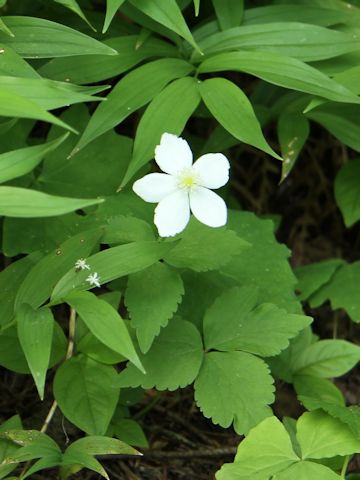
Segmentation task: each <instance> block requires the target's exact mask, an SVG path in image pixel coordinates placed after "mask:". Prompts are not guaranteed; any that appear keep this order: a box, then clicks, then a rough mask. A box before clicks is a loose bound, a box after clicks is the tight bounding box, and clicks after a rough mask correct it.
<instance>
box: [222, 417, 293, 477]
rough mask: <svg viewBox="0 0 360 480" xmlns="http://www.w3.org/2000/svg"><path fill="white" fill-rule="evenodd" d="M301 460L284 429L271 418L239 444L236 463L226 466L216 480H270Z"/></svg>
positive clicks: (251, 431)
mask: <svg viewBox="0 0 360 480" xmlns="http://www.w3.org/2000/svg"><path fill="white" fill-rule="evenodd" d="M259 452H261V453H260V454H259ZM298 460H299V458H298V457H297V455H296V454H295V453H294V450H293V448H292V444H291V440H290V437H289V435H288V433H287V431H286V430H285V428H284V426H283V425H282V423H281V422H280V420H278V419H277V418H276V417H270V418H266V419H265V420H263V421H262V422H261V423H259V425H257V426H256V427H254V428H253V429H252V430H250V432H249V434H248V435H247V436H246V438H245V439H244V440H243V441H242V442H241V443H240V445H239V448H238V452H237V454H236V457H235V461H234V463H232V464H225V465H223V467H222V468H221V470H220V471H219V472H218V473H217V474H216V479H217V480H237V479H239V480H240V479H244V480H247V479H259V480H260V477H261V478H264V479H265V478H266V479H267V478H268V477H269V475H274V474H275V473H277V472H279V471H281V470H284V469H286V468H287V467H289V466H291V465H292V464H293V463H294V462H297V461H298Z"/></svg>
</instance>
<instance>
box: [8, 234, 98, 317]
mask: <svg viewBox="0 0 360 480" xmlns="http://www.w3.org/2000/svg"><path fill="white" fill-rule="evenodd" d="M100 236H101V232H98V231H95V230H91V231H87V232H84V233H80V234H78V235H75V236H74V237H72V238H70V239H68V240H66V241H65V242H63V243H62V244H61V245H60V247H59V248H57V249H56V250H54V251H53V252H51V253H50V254H48V255H46V256H45V257H43V258H42V259H41V260H40V261H38V262H37V263H36V265H35V266H34V267H33V268H32V269H31V270H30V272H29V273H28V275H27V276H26V277H25V280H24V281H23V283H22V284H21V286H20V288H19V290H18V294H17V296H16V301H15V309H16V310H17V309H18V308H19V307H20V305H21V304H22V303H28V304H29V305H31V306H32V307H33V308H37V307H39V306H40V305H41V304H42V303H43V302H44V301H45V300H47V299H48V298H49V296H50V294H51V292H52V290H53V288H54V285H55V284H56V282H57V281H58V280H59V279H60V278H62V277H63V275H65V273H66V272H67V271H68V270H69V269H70V268H71V269H72V270H73V271H74V273H75V262H76V260H78V259H79V258H86V257H88V255H90V253H91V252H92V251H93V249H94V247H95V245H96V244H97V243H98V242H99V239H100Z"/></svg>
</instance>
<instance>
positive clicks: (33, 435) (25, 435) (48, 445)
mask: <svg viewBox="0 0 360 480" xmlns="http://www.w3.org/2000/svg"><path fill="white" fill-rule="evenodd" d="M1 436H2V437H3V438H7V439H9V440H11V441H13V442H14V443H16V444H17V445H20V446H21V448H19V449H18V450H16V451H15V452H14V453H13V454H12V455H11V456H9V457H7V458H6V459H5V462H6V463H18V462H27V461H30V460H34V459H37V458H46V457H50V456H51V457H52V458H54V457H55V458H57V461H58V462H59V461H60V458H61V451H60V448H59V446H58V445H57V443H56V442H55V441H54V440H53V439H52V438H50V437H49V436H47V435H45V434H44V433H42V432H39V431H37V430H9V431H6V432H3V433H0V437H1Z"/></svg>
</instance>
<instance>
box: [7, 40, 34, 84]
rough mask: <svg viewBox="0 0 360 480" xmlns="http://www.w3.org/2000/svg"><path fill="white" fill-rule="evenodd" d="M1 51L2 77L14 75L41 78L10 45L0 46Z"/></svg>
mask: <svg viewBox="0 0 360 480" xmlns="http://www.w3.org/2000/svg"><path fill="white" fill-rule="evenodd" d="M0 49H1V52H2V53H1V63H0V73H1V75H12V76H15V77H24V78H40V75H39V74H38V73H37V71H36V70H34V69H33V68H32V67H31V66H30V65H29V64H28V63H27V62H26V61H25V60H24V59H23V58H22V57H20V55H18V54H17V53H16V52H15V51H14V50H13V49H12V48H11V47H9V45H5V44H2V45H0Z"/></svg>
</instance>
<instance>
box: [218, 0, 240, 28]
mask: <svg viewBox="0 0 360 480" xmlns="http://www.w3.org/2000/svg"><path fill="white" fill-rule="evenodd" d="M212 3H213V6H214V9H215V12H216V17H217V19H218V22H219V25H220V28H221V30H228V29H229V28H231V27H238V26H239V25H240V24H241V21H242V18H243V14H244V1H243V0H212Z"/></svg>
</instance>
